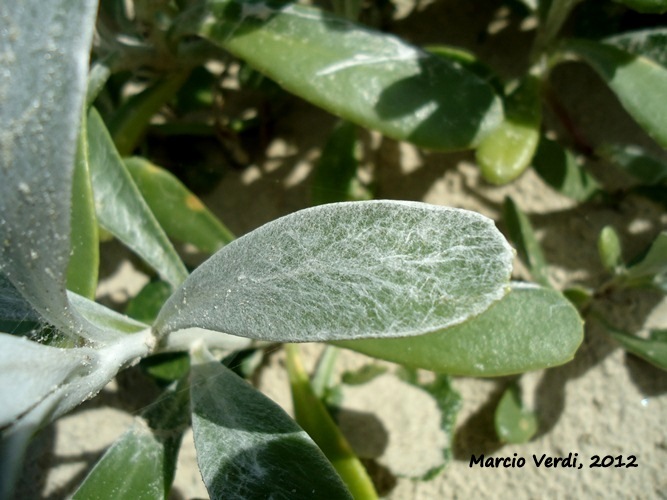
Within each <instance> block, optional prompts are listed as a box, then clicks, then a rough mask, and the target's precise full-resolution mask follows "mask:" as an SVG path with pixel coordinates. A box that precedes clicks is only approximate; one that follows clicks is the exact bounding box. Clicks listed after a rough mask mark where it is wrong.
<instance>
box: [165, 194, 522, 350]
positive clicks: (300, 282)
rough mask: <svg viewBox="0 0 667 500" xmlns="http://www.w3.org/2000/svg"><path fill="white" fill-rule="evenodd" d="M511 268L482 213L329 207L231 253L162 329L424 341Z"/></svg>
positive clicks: (508, 253) (274, 226)
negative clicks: (414, 337)
mask: <svg viewBox="0 0 667 500" xmlns="http://www.w3.org/2000/svg"><path fill="white" fill-rule="evenodd" d="M511 266H512V249H511V247H510V246H509V244H508V243H507V241H506V240H505V239H504V237H503V236H502V235H501V234H500V232H499V231H498V230H497V229H496V227H495V225H494V223H493V221H492V220H490V219H488V218H486V217H484V216H482V215H480V214H478V213H475V212H470V211H467V210H462V209H456V208H448V207H441V206H434V205H428V204H425V203H417V202H406V201H386V200H375V201H368V202H347V203H334V204H330V205H320V206H317V207H313V208H309V209H306V210H302V211H299V212H296V213H293V214H290V215H287V216H285V217H282V218H280V219H277V220H275V221H273V222H270V223H268V224H265V225H264V226H262V227H260V228H258V229H256V230H255V231H252V232H251V233H249V234H247V235H245V236H243V237H242V238H239V239H237V240H236V241H234V242H232V243H231V244H229V245H227V246H226V247H224V248H223V249H221V250H220V251H219V252H218V253H216V254H215V255H214V256H212V257H211V258H210V259H209V260H208V261H206V262H205V263H204V264H202V265H201V266H200V267H199V268H198V269H196V270H195V272H194V273H192V275H191V276H190V277H189V278H188V279H187V280H186V281H185V283H184V284H183V285H182V286H181V287H180V288H179V289H178V290H177V291H176V292H175V293H174V295H172V297H171V298H170V299H169V300H168V301H167V303H166V304H165V306H164V307H163V308H162V311H161V312H160V315H159V316H158V319H157V321H156V323H155V331H156V332H157V334H158V336H163V335H165V334H168V333H170V332H174V331H176V330H180V329H184V328H189V327H199V328H205V329H208V330H216V331H220V332H225V333H229V334H232V335H238V336H242V337H250V338H256V339H262V340H269V341H285V342H308V341H327V340H336V339H353V338H372V337H403V336H411V335H421V334H424V333H428V332H431V331H434V330H437V329H440V328H445V327H447V326H450V325H454V324H458V323H461V322H463V321H465V320H466V319H468V318H470V317H472V316H475V315H477V314H479V313H481V312H483V311H484V310H486V309H487V308H488V307H489V306H490V305H491V304H492V303H493V302H495V301H496V300H499V299H500V298H501V297H503V296H504V294H505V293H506V292H507V290H508V289H509V286H508V283H509V278H510V273H511V268H512V267H511Z"/></svg>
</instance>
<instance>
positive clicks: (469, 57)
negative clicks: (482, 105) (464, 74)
mask: <svg viewBox="0 0 667 500" xmlns="http://www.w3.org/2000/svg"><path fill="white" fill-rule="evenodd" d="M424 50H426V51H427V52H430V53H431V54H435V55H437V56H440V57H443V58H445V59H450V60H451V61H454V62H456V63H457V64H460V65H461V66H463V67H464V68H465V69H467V70H468V71H470V72H472V73H474V74H476V75H477V76H478V77H480V78H481V79H482V80H484V81H485V82H488V83H489V84H490V85H491V86H492V87H493V89H494V90H495V91H496V92H498V93H500V94H502V93H503V86H502V84H501V82H500V80H499V78H498V76H497V75H496V74H495V73H494V72H493V71H492V70H491V68H489V67H488V66H487V65H486V64H484V63H483V62H482V61H480V60H479V59H477V57H476V56H475V54H474V53H472V52H469V51H467V50H465V49H462V48H460V47H453V46H451V45H428V46H426V47H424Z"/></svg>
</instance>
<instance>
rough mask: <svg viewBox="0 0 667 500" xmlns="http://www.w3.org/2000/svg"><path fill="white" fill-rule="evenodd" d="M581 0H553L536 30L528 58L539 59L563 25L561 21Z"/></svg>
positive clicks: (563, 20)
mask: <svg viewBox="0 0 667 500" xmlns="http://www.w3.org/2000/svg"><path fill="white" fill-rule="evenodd" d="M580 1H581V0H553V2H552V3H551V7H550V8H549V12H548V13H547V15H546V18H545V20H544V22H543V23H542V24H541V25H540V27H539V28H538V31H537V36H536V37H535V41H534V42H533V48H532V50H531V57H530V60H531V61H533V63H534V62H536V61H537V60H539V59H540V58H541V57H542V56H543V55H544V53H545V52H547V51H548V49H549V47H550V46H551V45H552V44H553V41H554V39H555V38H556V35H558V32H559V31H560V29H561V28H562V27H563V23H565V20H566V19H567V17H568V16H569V15H570V12H572V9H573V8H574V7H575V6H576V5H577V4H578V3H579V2H580Z"/></svg>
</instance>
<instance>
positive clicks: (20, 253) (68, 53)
mask: <svg viewBox="0 0 667 500" xmlns="http://www.w3.org/2000/svg"><path fill="white" fill-rule="evenodd" d="M96 6H97V2H95V1H92V0H88V1H83V2H72V1H71V0H54V1H49V2H41V1H34V0H33V1H21V2H2V3H0V19H2V29H0V47H2V49H0V50H1V54H2V55H1V56H0V58H1V59H2V68H3V70H2V71H0V103H2V104H1V105H0V122H1V123H2V130H1V131H0V172H1V173H2V182H1V183H0V252H1V253H0V271H2V272H3V273H4V274H5V275H6V276H7V278H9V280H10V281H11V282H12V283H13V285H14V286H15V287H16V288H17V289H18V290H19V291H20V292H21V293H22V294H23V295H24V296H25V297H29V298H30V301H31V304H32V306H33V307H34V308H35V310H37V311H38V312H39V313H40V315H42V316H43V317H44V318H46V319H47V320H48V321H49V322H50V323H52V324H54V325H56V326H57V327H59V328H60V329H61V330H63V331H64V332H65V333H72V332H74V331H78V330H81V329H82V324H83V323H84V322H83V320H81V319H80V318H77V317H76V316H75V315H73V314H71V309H70V308H68V306H67V296H66V294H65V282H66V281H65V280H66V272H67V263H68V260H69V255H70V207H71V193H72V174H73V167H74V159H75V152H76V142H77V134H78V128H79V119H80V116H81V115H80V113H81V109H82V106H83V98H84V94H85V89H86V79H87V74H88V60H89V56H90V54H89V52H90V43H91V40H92V34H93V24H94V20H95V12H96Z"/></svg>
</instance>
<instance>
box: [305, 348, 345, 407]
mask: <svg viewBox="0 0 667 500" xmlns="http://www.w3.org/2000/svg"><path fill="white" fill-rule="evenodd" d="M339 352H340V349H339V348H338V347H335V346H332V345H328V346H326V347H325V348H324V352H322V355H321V356H320V359H319V360H318V362H317V367H316V368H315V374H314V375H313V377H312V379H311V385H312V386H313V392H314V393H315V395H316V396H317V397H318V398H320V399H322V397H323V396H324V391H325V390H326V389H327V387H328V386H329V383H330V381H331V376H332V374H333V369H334V366H335V364H336V358H338V353H339Z"/></svg>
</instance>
